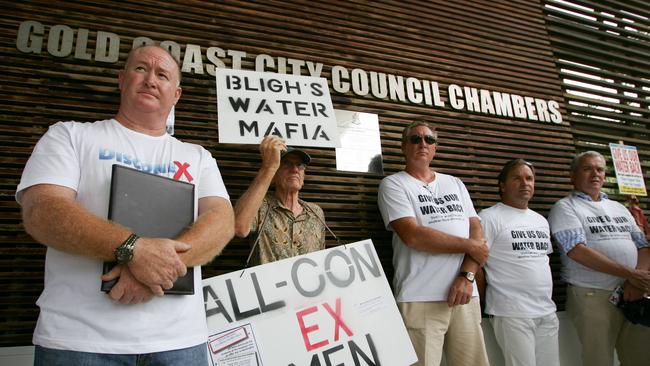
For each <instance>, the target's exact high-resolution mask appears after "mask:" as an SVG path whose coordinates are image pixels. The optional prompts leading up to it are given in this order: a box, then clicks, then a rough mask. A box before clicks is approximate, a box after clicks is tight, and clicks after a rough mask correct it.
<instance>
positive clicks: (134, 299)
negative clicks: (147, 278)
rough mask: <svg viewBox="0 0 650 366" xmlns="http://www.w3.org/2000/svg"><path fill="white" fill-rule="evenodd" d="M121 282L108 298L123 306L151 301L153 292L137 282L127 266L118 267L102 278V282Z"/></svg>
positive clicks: (115, 286)
mask: <svg viewBox="0 0 650 366" xmlns="http://www.w3.org/2000/svg"><path fill="white" fill-rule="evenodd" d="M118 277H119V280H118V281H117V283H115V285H114V286H113V288H112V289H111V291H110V292H109V293H108V296H109V297H110V298H111V299H113V300H115V301H119V302H120V303H122V304H125V305H127V304H139V303H143V302H147V301H149V300H151V298H152V297H153V292H151V290H150V289H149V287H147V286H145V285H144V284H143V283H142V282H140V281H138V280H136V279H135V278H134V277H133V275H132V274H131V271H129V268H128V267H127V266H123V265H117V266H115V267H113V269H111V270H110V271H109V272H108V273H106V274H104V275H103V276H102V281H110V280H113V279H116V278H118Z"/></svg>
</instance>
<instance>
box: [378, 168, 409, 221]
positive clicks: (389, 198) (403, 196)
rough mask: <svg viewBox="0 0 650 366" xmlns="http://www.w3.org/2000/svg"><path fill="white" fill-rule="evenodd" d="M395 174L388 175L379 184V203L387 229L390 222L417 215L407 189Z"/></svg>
mask: <svg viewBox="0 0 650 366" xmlns="http://www.w3.org/2000/svg"><path fill="white" fill-rule="evenodd" d="M396 180H397V179H395V176H394V175H393V176H390V177H386V178H384V179H383V180H382V181H381V184H380V185H379V193H378V198H377V204H378V205H379V211H380V212H381V216H382V218H383V219H384V225H385V226H386V229H387V230H390V231H392V228H391V226H390V223H391V222H393V221H395V220H397V219H401V218H403V217H416V216H415V211H414V209H413V205H411V202H410V200H409V197H408V194H407V193H406V189H405V188H404V187H403V186H400V185H399V183H398V182H397V181H396Z"/></svg>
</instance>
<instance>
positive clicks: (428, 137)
mask: <svg viewBox="0 0 650 366" xmlns="http://www.w3.org/2000/svg"><path fill="white" fill-rule="evenodd" d="M422 139H424V142H426V143H427V145H433V144H435V143H436V138H435V137H433V135H424V136H421V135H411V136H409V138H408V140H409V142H410V143H412V144H413V145H417V144H419V143H420V141H422Z"/></svg>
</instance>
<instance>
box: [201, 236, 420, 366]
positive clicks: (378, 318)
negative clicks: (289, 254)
mask: <svg viewBox="0 0 650 366" xmlns="http://www.w3.org/2000/svg"><path fill="white" fill-rule="evenodd" d="M203 296H204V299H205V312H206V316H207V321H208V329H209V331H210V337H209V339H208V353H209V362H210V363H209V365H210V366H235V365H236V366H244V365H246V366H249V365H255V366H326V365H345V366H352V365H354V366H365V365H368V366H371V365H372V366H379V365H384V366H405V365H412V364H413V363H415V362H416V361H417V357H416V355H415V351H414V350H413V346H412V345H411V342H410V340H409V337H408V335H407V333H406V328H405V327H404V323H403V322H402V318H401V317H400V314H399V312H398V310H397V305H396V304H395V301H394V298H393V295H392V293H391V291H390V288H389V286H388V282H387V281H386V276H385V274H384V271H383V269H382V267H381V263H380V262H379V258H378V257H377V254H376V252H375V249H374V246H373V244H372V241H370V240H365V241H360V242H357V243H353V244H347V245H345V246H338V247H335V248H330V249H326V250H321V251H318V252H314V253H310V254H306V255H303V256H299V257H294V258H289V259H284V260H281V261H278V262H274V263H269V264H265V265H261V266H257V267H252V268H248V269H246V270H242V271H237V272H232V273H229V274H225V275H222V276H217V277H212V278H208V279H205V280H203Z"/></svg>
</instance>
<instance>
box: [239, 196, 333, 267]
mask: <svg viewBox="0 0 650 366" xmlns="http://www.w3.org/2000/svg"><path fill="white" fill-rule="evenodd" d="M298 203H300V205H302V207H303V210H302V212H301V213H300V215H298V216H297V217H296V216H294V214H293V212H292V211H291V210H289V209H288V208H286V207H284V206H282V204H281V203H280V201H278V199H277V198H276V197H275V196H274V195H273V194H271V193H267V195H266V196H265V197H264V200H263V201H262V206H261V207H260V209H259V210H258V212H257V215H255V218H253V223H252V224H251V234H249V236H248V238H249V240H250V242H251V245H252V244H253V243H254V242H255V240H256V239H257V236H258V235H260V236H261V237H260V240H259V243H258V244H257V248H256V249H255V252H254V253H253V257H252V258H251V263H252V264H253V265H256V264H264V263H269V262H274V261H277V260H280V259H285V258H291V257H295V256H297V255H302V254H306V253H309V252H314V251H317V250H321V249H325V226H324V225H323V223H324V222H325V215H324V214H323V210H322V209H321V208H320V207H319V206H318V205H316V204H313V203H309V202H305V201H303V200H298ZM267 212H268V214H267ZM265 216H266V218H265ZM319 218H320V219H319ZM262 220H264V221H265V222H264V223H263V224H262V225H263V227H262V228H261V233H259V232H258V230H259V228H258V226H259V225H260V223H261V222H262Z"/></svg>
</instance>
